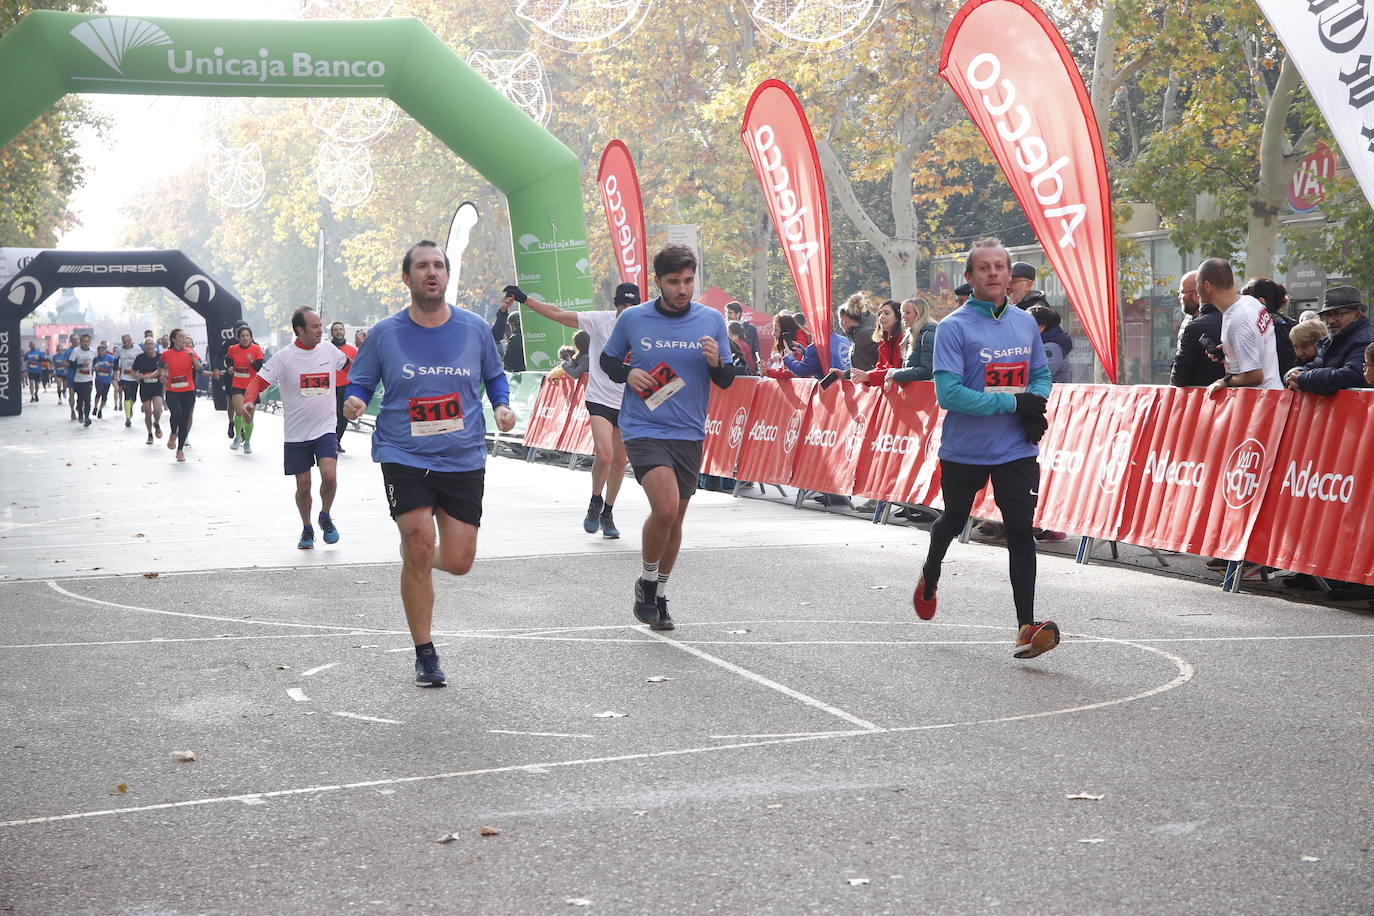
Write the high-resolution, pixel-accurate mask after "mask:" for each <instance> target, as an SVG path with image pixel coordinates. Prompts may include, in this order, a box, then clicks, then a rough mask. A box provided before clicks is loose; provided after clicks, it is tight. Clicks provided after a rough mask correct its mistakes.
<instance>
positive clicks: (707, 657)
mask: <svg viewBox="0 0 1374 916" xmlns="http://www.w3.org/2000/svg"><path fill="white" fill-rule="evenodd" d="M644 632H645V633H647V634H648V635H649V636H652V637H653V638H654V639H657V640H658V641H659V642H661V643H664V644H666V645H669V646H672V647H674V648H675V649H677V650H678V651H680V652H686V653H687V654H689V655H695V656H696V657H697V658H699V659H701V660H702V661H707V662H710V663H711V664H713V665H718V666H720V667H721V668H724V669H725V670H726V671H729V672H730V673H732V674H738V675H739V676H740V677H743V678H747V679H749V680H751V681H753V682H754V683H755V684H760V685H762V686H764V687H767V688H769V689H770V690H776V691H777V692H778V693H781V694H784V695H786V696H789V697H791V698H792V699H794V700H800V701H801V702H803V703H805V704H806V705H807V706H812V707H814V708H816V709H819V710H821V711H822V712H828V713H830V715H832V716H835V717H837V718H840V719H843V720H845V721H846V722H848V723H849V724H850V725H857V726H859V728H862V729H864V730H866V731H871V732H877V731H882V730H883V729H882V726H881V725H874V724H873V723H872V722H869V721H868V720H866V719H860V718H859V717H858V716H853V715H850V714H849V713H847V712H845V711H844V710H843V709H839V708H838V707H835V706H831V705H830V704H829V703H825V702H822V701H821V700H818V699H816V698H815V697H813V696H808V695H807V694H804V693H802V692H801V691H800V690H793V689H792V688H791V687H788V686H786V685H783V684H779V683H778V682H777V681H770V680H769V679H768V678H766V677H764V676H763V675H761V674H755V673H754V672H753V671H750V670H749V669H747V668H741V667H740V666H739V665H736V664H734V663H732V662H727V661H726V660H725V659H723V658H717V657H716V656H714V655H712V654H711V653H709V652H703V651H702V650H700V649H696V648H693V647H692V646H689V645H687V644H686V643H680V642H676V641H674V640H672V639H669V638H668V637H666V636H662V635H660V634H658V633H655V632H654V631H653V630H645V631H644Z"/></svg>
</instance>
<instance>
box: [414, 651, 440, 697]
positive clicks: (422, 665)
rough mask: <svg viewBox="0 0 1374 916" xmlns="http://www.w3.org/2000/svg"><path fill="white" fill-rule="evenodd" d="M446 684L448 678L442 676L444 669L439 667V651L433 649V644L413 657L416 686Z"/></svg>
mask: <svg viewBox="0 0 1374 916" xmlns="http://www.w3.org/2000/svg"><path fill="white" fill-rule="evenodd" d="M447 685H448V678H446V677H445V676H444V669H443V668H440V667H439V653H438V652H435V651H434V647H433V646H431V647H430V649H429V651H428V652H426V653H424V654H423V655H417V656H416V657H415V686H416V687H444V686H447Z"/></svg>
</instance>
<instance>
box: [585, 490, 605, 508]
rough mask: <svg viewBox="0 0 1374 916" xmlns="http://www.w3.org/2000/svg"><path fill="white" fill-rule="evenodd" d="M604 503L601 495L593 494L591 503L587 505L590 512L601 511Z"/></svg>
mask: <svg viewBox="0 0 1374 916" xmlns="http://www.w3.org/2000/svg"><path fill="white" fill-rule="evenodd" d="M603 502H604V501H603V500H602V499H601V494H600V493H593V494H592V499H591V502H589V503H587V508H588V509H589V510H599V509H600V508H601V506H602V505H603Z"/></svg>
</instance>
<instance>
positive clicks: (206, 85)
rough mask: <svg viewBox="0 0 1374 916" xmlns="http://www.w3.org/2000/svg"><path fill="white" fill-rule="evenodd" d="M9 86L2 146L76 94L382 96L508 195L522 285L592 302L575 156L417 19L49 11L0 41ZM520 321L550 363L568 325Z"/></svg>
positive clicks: (532, 355) (532, 356)
mask: <svg viewBox="0 0 1374 916" xmlns="http://www.w3.org/2000/svg"><path fill="white" fill-rule="evenodd" d="M0 86H3V87H5V89H4V92H2V93H0V145H3V144H5V143H8V142H9V141H10V140H11V139H13V138H14V136H15V135H16V134H18V133H19V132H20V131H22V130H23V129H24V128H26V127H27V126H28V125H29V124H31V123H33V121H34V120H35V119H36V118H38V117H39V116H40V115H41V114H42V113H43V112H44V111H46V110H47V109H48V108H49V107H50V106H51V105H52V104H53V103H55V102H57V101H58V100H59V99H61V98H62V96H64V95H66V94H67V93H70V92H109V93H122V94H130V95H207V96H272V97H284V96H305V97H335V96H386V97H388V98H390V99H391V100H392V101H394V102H395V103H396V104H397V105H399V106H400V107H401V108H403V109H405V111H406V112H408V113H409V114H410V115H411V117H413V118H414V119H415V120H416V121H418V122H419V123H420V124H422V125H423V126H424V127H425V128H426V129H428V130H429V131H430V132H431V133H433V134H434V136H436V137H438V138H439V139H440V140H441V141H443V143H445V144H446V145H447V146H448V147H449V149H451V150H453V152H454V153H455V154H457V155H458V156H459V157H460V158H462V159H463V160H465V161H467V162H468V163H469V164H471V165H472V167H473V168H475V169H476V170H477V171H478V172H480V173H481V174H482V175H483V177H485V178H486V179H487V180H488V181H490V182H491V183H492V184H493V185H495V186H496V187H497V188H498V189H499V190H500V191H502V193H504V194H505V195H506V199H507V201H508V202H509V204H510V221H511V237H512V239H514V240H515V245H514V248H515V267H516V272H517V273H518V274H519V278H518V282H519V283H520V284H521V285H522V286H523V287H525V288H526V289H527V290H528V291H530V292H531V293H533V294H534V295H535V296H537V297H538V298H540V299H543V300H545V301H546V302H554V303H558V304H559V305H562V306H563V307H564V308H570V309H586V308H591V306H592V279H591V271H590V265H589V261H588V254H587V230H586V225H585V223H584V221H583V217H582V193H581V168H580V166H579V164H578V161H577V157H576V156H575V155H573V153H572V151H571V150H569V149H568V148H567V147H566V146H564V145H563V144H562V143H560V142H559V141H558V139H557V138H555V137H554V136H553V135H552V134H550V133H549V132H548V131H546V130H544V129H543V128H542V127H540V126H539V125H538V124H536V123H534V122H533V121H531V120H530V119H529V117H528V116H526V115H525V113H524V112H522V111H521V110H520V109H519V108H517V107H516V106H515V105H514V104H512V103H511V102H510V101H509V100H507V99H506V98H505V96H503V95H501V93H500V92H498V91H497V90H496V89H494V88H493V87H492V86H491V85H490V84H489V83H488V82H487V81H486V80H484V79H482V77H480V76H478V75H477V74H476V73H475V72H473V70H472V69H471V68H469V67H468V66H467V64H465V63H464V62H463V61H462V60H461V59H460V58H459V57H458V56H457V55H455V54H454V53H453V51H452V50H450V49H449V47H448V46H447V45H445V44H444V43H443V42H442V41H440V40H439V37H438V36H437V35H435V34H434V33H433V32H431V31H430V30H429V29H428V28H426V27H425V26H424V24H423V23H421V22H420V21H419V20H417V19H381V20H362V21H334V22H330V21H318V20H312V21H307V22H294V21H290V20H226V19H136V18H132V17H128V16H90V15H83V14H78V13H60V12H54V11H49V10H39V11H35V12H32V13H30V14H28V15H27V16H25V17H24V18H23V19H21V20H20V21H19V23H18V24H17V25H15V27H14V28H12V29H10V31H9V32H7V33H6V34H5V35H4V36H3V37H0ZM435 231H436V233H437V232H438V231H439V230H438V227H436V230H435ZM436 237H437V236H436ZM399 254H400V253H399V252H397V255H398V257H399ZM398 263H399V262H398ZM523 317H524V319H525V326H524V334H525V353H526V361H527V363H528V365H529V367H530V368H531V369H536V368H548V367H549V366H551V365H553V364H554V362H555V355H556V353H557V351H558V347H559V346H561V345H562V344H563V343H564V342H565V340H566V339H567V334H566V329H565V328H564V327H563V326H562V325H558V324H554V323H553V322H549V321H546V320H545V319H542V318H540V317H539V316H537V315H535V314H534V313H532V312H527V313H526V314H525V315H524V316H523Z"/></svg>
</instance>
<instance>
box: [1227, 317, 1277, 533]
mask: <svg viewBox="0 0 1374 916" xmlns="http://www.w3.org/2000/svg"><path fill="white" fill-rule="evenodd" d="M1266 314H1268V313H1266ZM1264 458H1265V451H1264V444H1263V443H1262V442H1260V441H1259V440H1258V439H1246V440H1245V441H1244V442H1242V443H1241V444H1240V445H1237V446H1236V447H1235V448H1234V449H1232V450H1231V454H1230V455H1229V456H1227V458H1226V465H1225V468H1224V469H1223V471H1222V474H1221V493H1222V496H1224V497H1225V498H1226V505H1228V506H1230V507H1231V508H1232V509H1243V508H1245V507H1246V506H1248V505H1249V504H1250V501H1251V500H1253V499H1254V498H1255V494H1256V493H1258V492H1259V489H1260V470H1261V469H1262V468H1263V467H1264Z"/></svg>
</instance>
